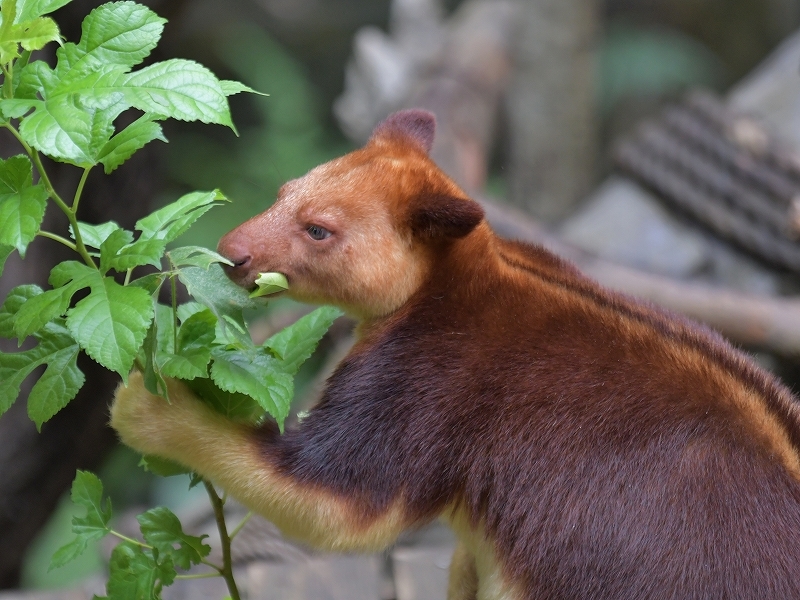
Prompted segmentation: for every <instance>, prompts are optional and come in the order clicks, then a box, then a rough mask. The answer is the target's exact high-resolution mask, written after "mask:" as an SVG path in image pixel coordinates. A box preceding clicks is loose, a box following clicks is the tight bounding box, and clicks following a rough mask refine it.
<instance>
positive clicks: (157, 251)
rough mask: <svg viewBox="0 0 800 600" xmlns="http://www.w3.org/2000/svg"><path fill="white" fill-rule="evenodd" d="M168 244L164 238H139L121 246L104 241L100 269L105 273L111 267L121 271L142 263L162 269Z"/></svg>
mask: <svg viewBox="0 0 800 600" xmlns="http://www.w3.org/2000/svg"><path fill="white" fill-rule="evenodd" d="M120 231H122V230H120ZM115 233H116V232H115ZM111 237H113V234H112V236H111ZM111 237H109V239H111ZM166 245H167V243H166V242H165V241H164V240H155V239H151V240H137V241H135V242H132V243H129V244H126V245H124V246H122V247H120V248H110V247H107V246H106V243H105V242H104V243H103V247H101V249H100V270H101V271H102V272H103V273H106V272H107V271H108V270H109V269H114V270H116V271H120V272H121V271H126V270H128V269H133V268H134V267H139V266H142V265H153V266H154V267H156V268H157V269H160V268H161V257H162V256H163V255H164V249H165V248H166Z"/></svg>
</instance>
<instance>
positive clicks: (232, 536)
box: [230, 510, 253, 541]
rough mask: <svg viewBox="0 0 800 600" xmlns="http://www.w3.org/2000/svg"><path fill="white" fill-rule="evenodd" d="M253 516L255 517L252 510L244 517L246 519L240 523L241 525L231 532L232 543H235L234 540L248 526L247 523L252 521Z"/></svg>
mask: <svg viewBox="0 0 800 600" xmlns="http://www.w3.org/2000/svg"><path fill="white" fill-rule="evenodd" d="M252 516H253V511H252V510H251V511H250V512H248V513H247V514H246V515H245V516H244V518H243V519H242V520H241V521H239V524H238V525H237V526H236V527H234V528H233V531H231V534H230V538H231V541H233V538H235V537H236V536H237V535H238V534H239V532H240V531H241V530H242V529H243V528H244V526H245V525H247V522H248V521H249V520H250V518H251V517H252Z"/></svg>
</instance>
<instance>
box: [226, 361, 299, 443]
mask: <svg viewBox="0 0 800 600" xmlns="http://www.w3.org/2000/svg"><path fill="white" fill-rule="evenodd" d="M212 355H213V357H214V362H213V363H212V365H211V377H212V379H213V380H214V383H215V384H216V385H217V386H219V387H220V389H222V390H224V391H226V392H239V393H242V394H247V395H248V396H250V397H252V398H253V399H255V401H256V402H258V404H259V405H260V406H261V407H262V408H263V409H264V410H265V411H267V412H268V413H269V414H270V415H272V416H273V417H274V418H275V420H276V421H278V425H279V426H280V427H281V428H283V421H284V420H285V419H286V417H287V416H288V414H289V406H290V404H291V401H292V396H293V395H294V381H293V378H292V376H291V375H289V374H288V373H284V372H281V371H280V363H279V362H278V361H277V360H276V359H275V358H273V357H272V356H269V355H267V354H261V353H259V354H255V355H254V356H248V355H246V354H244V353H242V352H240V351H237V350H229V349H225V348H214V350H213V351H212Z"/></svg>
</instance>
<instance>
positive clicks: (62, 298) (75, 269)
mask: <svg viewBox="0 0 800 600" xmlns="http://www.w3.org/2000/svg"><path fill="white" fill-rule="evenodd" d="M96 274H97V271H95V270H94V269H92V268H91V267H89V266H87V265H84V264H83V263H79V262H77V261H65V262H62V263H59V264H58V265H56V266H55V267H53V270H52V271H50V283H51V284H53V285H55V286H57V287H56V288H55V289H52V290H47V291H46V292H43V293H42V294H38V295H36V296H35V297H33V298H30V299H29V300H28V301H27V302H25V304H23V305H22V306H21V307H20V309H19V311H18V312H17V316H16V319H15V322H14V331H15V333H16V336H17V337H18V338H19V339H20V341H21V340H23V339H25V338H26V337H27V336H29V335H31V334H33V333H35V332H37V331H39V330H40V329H41V328H42V327H44V326H45V325H46V324H47V323H49V322H50V321H52V320H53V319H54V318H56V317H59V316H61V315H63V314H65V313H66V312H67V309H68V308H69V305H70V301H71V300H72V296H74V295H75V292H77V291H78V290H81V289H83V288H85V287H89V286H90V285H91V282H92V281H93V278H94V277H95V276H96Z"/></svg>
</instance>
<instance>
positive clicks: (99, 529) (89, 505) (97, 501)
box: [50, 471, 111, 569]
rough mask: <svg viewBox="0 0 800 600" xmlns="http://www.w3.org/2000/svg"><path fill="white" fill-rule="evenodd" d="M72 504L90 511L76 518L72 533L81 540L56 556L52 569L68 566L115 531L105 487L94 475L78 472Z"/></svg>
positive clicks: (59, 551)
mask: <svg viewBox="0 0 800 600" xmlns="http://www.w3.org/2000/svg"><path fill="white" fill-rule="evenodd" d="M71 497H72V502H73V503H74V504H76V505H78V506H81V507H83V508H85V509H86V515H85V516H83V517H73V518H72V531H73V533H75V534H76V535H77V537H76V538H75V539H74V540H72V541H71V542H70V543H69V544H67V545H65V546H62V547H61V548H60V549H59V550H58V551H57V552H56V554H55V556H53V559H52V561H51V562H50V569H55V568H57V567H61V566H63V565H65V564H66V563H67V562H69V561H71V560H72V559H74V558H77V557H78V556H80V555H81V554H83V552H84V550H86V546H87V544H88V542H90V541H92V540H99V539H100V538H102V537H104V536H105V535H106V534H108V533H109V532H110V531H111V530H110V529H109V527H108V522H109V521H110V520H111V500H109V499H108V498H106V499H105V501H104V500H103V484H102V483H101V482H100V480H99V479H98V478H97V476H96V475H94V474H93V473H89V472H88V471H78V472H77V473H76V475H75V479H74V481H73V482H72V491H71Z"/></svg>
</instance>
